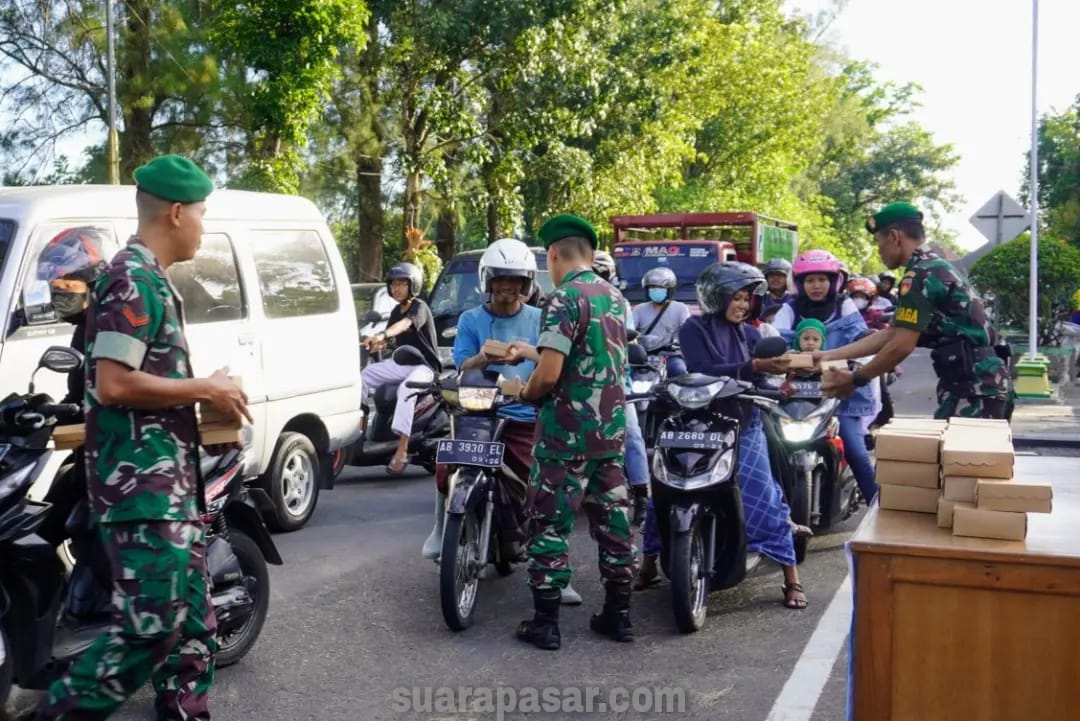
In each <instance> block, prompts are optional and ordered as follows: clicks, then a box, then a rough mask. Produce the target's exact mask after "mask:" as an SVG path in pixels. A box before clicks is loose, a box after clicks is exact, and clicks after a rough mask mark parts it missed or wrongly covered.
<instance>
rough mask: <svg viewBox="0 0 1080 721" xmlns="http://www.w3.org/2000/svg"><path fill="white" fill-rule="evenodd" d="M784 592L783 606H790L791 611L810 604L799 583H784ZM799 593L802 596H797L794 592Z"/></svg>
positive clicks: (799, 609)
mask: <svg viewBox="0 0 1080 721" xmlns="http://www.w3.org/2000/svg"><path fill="white" fill-rule="evenodd" d="M781 590H783V592H784V607H785V608H790V609H792V610H793V611H801V610H803V609H804V608H806V607H807V606H809V605H810V602H809V601H807V600H806V596H805V595H804V593H803V587H802V584H801V583H785V584H784V585H783V587H782V589H781ZM796 593H797V594H799V595H801V596H802V598H797V597H796V596H795V594H796Z"/></svg>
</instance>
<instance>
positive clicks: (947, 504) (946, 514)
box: [937, 498, 975, 528]
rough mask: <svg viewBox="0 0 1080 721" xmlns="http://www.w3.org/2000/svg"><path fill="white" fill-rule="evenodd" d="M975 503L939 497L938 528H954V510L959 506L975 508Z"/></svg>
mask: <svg viewBox="0 0 1080 721" xmlns="http://www.w3.org/2000/svg"><path fill="white" fill-rule="evenodd" d="M974 507H975V504H974V503H964V502H963V501H950V500H947V499H945V498H939V499H938V504H937V525H938V528H952V524H953V512H954V511H955V510H956V509H957V508H974Z"/></svg>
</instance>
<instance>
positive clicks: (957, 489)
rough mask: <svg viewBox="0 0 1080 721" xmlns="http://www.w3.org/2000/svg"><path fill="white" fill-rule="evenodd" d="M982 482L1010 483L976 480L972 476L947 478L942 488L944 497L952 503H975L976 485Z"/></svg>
mask: <svg viewBox="0 0 1080 721" xmlns="http://www.w3.org/2000/svg"><path fill="white" fill-rule="evenodd" d="M980 480H982V481H985V482H986V483H1008V482H1009V480H1008V479H1007V478H981V479H980V478H974V477H972V476H945V479H944V481H942V484H941V487H942V489H943V490H944V496H945V498H947V499H948V500H950V501H962V502H964V503H971V504H974V503H975V484H976V483H978V482H979V481H980Z"/></svg>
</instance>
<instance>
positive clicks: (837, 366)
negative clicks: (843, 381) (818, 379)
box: [818, 360, 848, 373]
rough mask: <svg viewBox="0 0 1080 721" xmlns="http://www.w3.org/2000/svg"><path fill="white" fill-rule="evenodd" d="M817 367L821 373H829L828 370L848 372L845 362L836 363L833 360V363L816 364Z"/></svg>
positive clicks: (822, 362)
mask: <svg viewBox="0 0 1080 721" xmlns="http://www.w3.org/2000/svg"><path fill="white" fill-rule="evenodd" d="M818 367H819V368H821V372H822V373H824V372H826V371H830V370H837V371H846V370H848V364H847V361H842V360H841V361H837V360H834V361H821V363H819V364H818Z"/></svg>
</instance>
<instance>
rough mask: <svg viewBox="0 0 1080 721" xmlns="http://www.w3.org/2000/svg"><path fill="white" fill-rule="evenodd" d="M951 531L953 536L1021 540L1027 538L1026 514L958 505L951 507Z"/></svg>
mask: <svg viewBox="0 0 1080 721" xmlns="http://www.w3.org/2000/svg"><path fill="white" fill-rule="evenodd" d="M952 532H953V535H954V536H970V537H973V538H998V539H1001V540H1003V541H1022V540H1024V539H1025V538H1027V514H1026V513H1012V512H1009V511H989V510H986V509H984V508H965V507H963V506H959V505H958V506H956V508H954V509H953V531H952Z"/></svg>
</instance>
